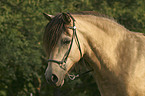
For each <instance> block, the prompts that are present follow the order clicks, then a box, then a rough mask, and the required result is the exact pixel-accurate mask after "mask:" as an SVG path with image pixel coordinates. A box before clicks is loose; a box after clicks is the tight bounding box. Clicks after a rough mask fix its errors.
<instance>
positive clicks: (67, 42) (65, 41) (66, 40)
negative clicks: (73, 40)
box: [61, 39, 70, 44]
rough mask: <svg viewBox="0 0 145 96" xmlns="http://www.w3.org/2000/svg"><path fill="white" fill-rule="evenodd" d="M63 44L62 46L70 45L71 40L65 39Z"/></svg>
mask: <svg viewBox="0 0 145 96" xmlns="http://www.w3.org/2000/svg"><path fill="white" fill-rule="evenodd" d="M61 43H62V44H69V43H70V40H69V39H64V40H62V42H61Z"/></svg>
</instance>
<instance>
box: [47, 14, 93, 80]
mask: <svg viewBox="0 0 145 96" xmlns="http://www.w3.org/2000/svg"><path fill="white" fill-rule="evenodd" d="M68 15H69V16H70V18H71V19H72V20H73V26H71V27H68V28H69V29H72V30H73V36H72V39H71V43H70V46H69V49H68V51H67V52H66V53H65V54H64V56H63V58H62V60H61V61H58V60H53V59H48V62H54V63H56V64H58V65H59V67H60V68H62V69H63V70H65V71H66V61H67V58H68V56H69V54H70V51H71V48H72V44H73V41H74V38H75V39H76V40H75V41H76V44H77V46H78V48H79V51H80V56H81V58H82V57H83V56H82V51H81V46H80V43H79V40H78V36H77V34H76V26H75V19H74V18H73V17H72V15H71V14H70V13H68ZM90 71H92V70H89V71H87V72H85V73H88V72H90ZM67 74H68V77H69V78H70V79H71V80H74V79H75V78H76V77H79V76H80V75H79V74H77V75H74V74H73V75H70V74H69V73H68V72H67ZM83 74H84V73H83Z"/></svg>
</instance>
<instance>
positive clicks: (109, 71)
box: [75, 15, 127, 96]
mask: <svg viewBox="0 0 145 96" xmlns="http://www.w3.org/2000/svg"><path fill="white" fill-rule="evenodd" d="M75 18H76V19H77V20H76V21H77V23H76V24H77V25H76V26H77V31H78V36H79V35H81V36H83V37H84V38H83V40H82V41H84V42H83V43H84V44H83V45H84V50H85V52H84V53H85V55H84V58H86V60H88V62H89V63H90V65H91V66H92V67H93V68H94V70H95V71H94V73H93V74H94V77H95V78H96V82H97V84H98V86H99V89H100V91H101V92H102V93H104V92H105V94H109V93H110V92H111V91H110V90H111V87H112V86H110V85H108V84H111V83H112V84H114V83H115V84H118V85H119V84H120V83H121V82H119V80H118V79H117V78H116V77H115V75H117V74H119V73H117V70H118V69H117V68H118V67H117V66H118V65H117V61H116V60H117V58H116V57H117V56H116V55H117V54H116V52H115V50H116V47H117V45H118V42H119V41H121V40H122V39H123V37H124V36H125V31H127V30H126V29H125V28H124V27H123V26H121V25H119V24H117V23H116V22H115V21H112V20H109V19H107V18H103V17H96V16H91V15H88V16H82V17H79V16H78V18H77V16H76V17H75ZM80 38H81V37H80ZM80 38H79V40H80ZM103 86H104V87H103ZM114 87H116V86H114ZM105 88H107V90H108V89H109V90H108V92H107V91H105V90H106V89H105ZM113 89H114V88H113V87H112V92H113V91H114V90H113ZM117 90H119V89H117ZM120 92H121V91H120ZM120 94H121V93H120ZM124 94H125V93H124ZM122 96H123V94H122Z"/></svg>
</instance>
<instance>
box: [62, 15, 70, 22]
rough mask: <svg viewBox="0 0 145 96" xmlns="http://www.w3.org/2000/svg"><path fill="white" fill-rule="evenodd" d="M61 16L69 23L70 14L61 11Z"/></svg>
mask: <svg viewBox="0 0 145 96" xmlns="http://www.w3.org/2000/svg"><path fill="white" fill-rule="evenodd" d="M62 18H63V21H64V22H65V23H66V24H69V23H70V22H71V19H70V16H69V15H68V14H66V13H62Z"/></svg>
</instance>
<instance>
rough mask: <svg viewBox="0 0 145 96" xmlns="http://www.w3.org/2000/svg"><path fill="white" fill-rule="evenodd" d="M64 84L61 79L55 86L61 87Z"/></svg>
mask: <svg viewBox="0 0 145 96" xmlns="http://www.w3.org/2000/svg"><path fill="white" fill-rule="evenodd" d="M63 84H64V80H62V82H58V83H56V84H55V86H56V87H62V86H63Z"/></svg>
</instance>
